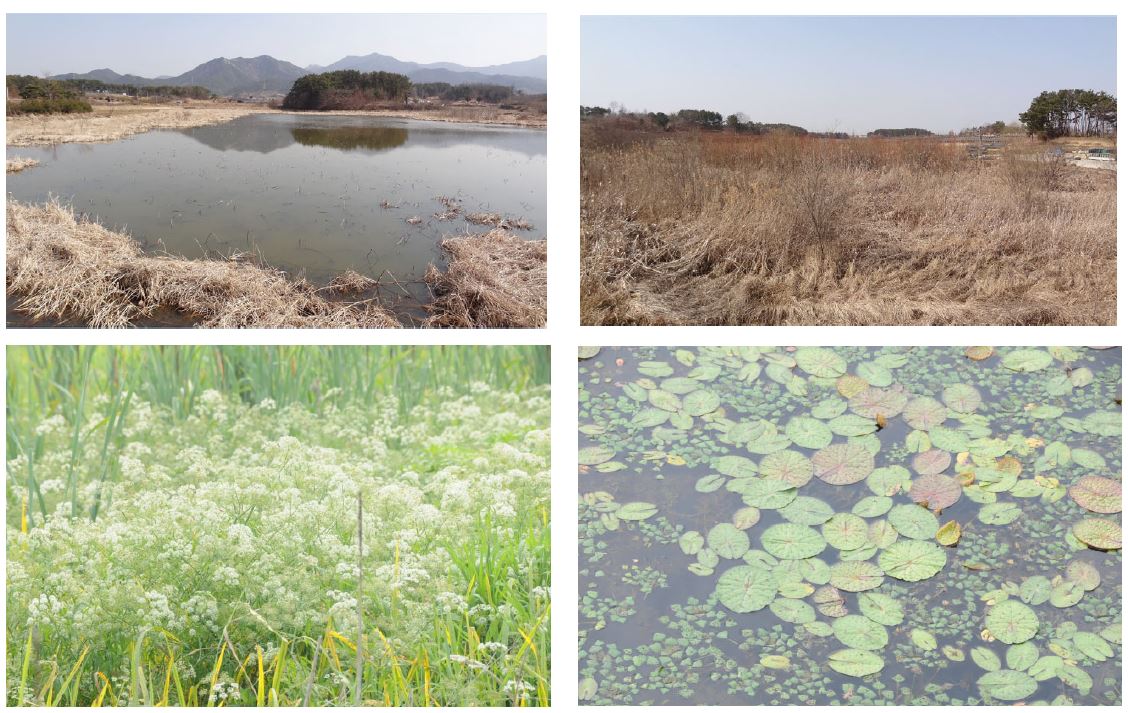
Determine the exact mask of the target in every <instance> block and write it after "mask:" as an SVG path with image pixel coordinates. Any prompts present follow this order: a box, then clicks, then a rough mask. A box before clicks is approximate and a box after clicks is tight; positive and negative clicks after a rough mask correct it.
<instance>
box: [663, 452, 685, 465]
mask: <svg viewBox="0 0 1128 713" xmlns="http://www.w3.org/2000/svg"><path fill="white" fill-rule="evenodd" d="M666 462H667V463H669V464H670V465H685V458H682V457H681V456H679V455H674V454H673V453H670V454H669V455H667V456H666Z"/></svg>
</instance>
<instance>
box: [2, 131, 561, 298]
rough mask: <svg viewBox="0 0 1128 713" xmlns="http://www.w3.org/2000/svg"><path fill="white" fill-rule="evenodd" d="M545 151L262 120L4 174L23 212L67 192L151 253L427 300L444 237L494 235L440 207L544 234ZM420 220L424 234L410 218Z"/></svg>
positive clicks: (60, 151) (541, 137)
mask: <svg viewBox="0 0 1128 713" xmlns="http://www.w3.org/2000/svg"><path fill="white" fill-rule="evenodd" d="M545 145H546V144H545V132H544V131H541V130H534V129H522V128H511V127H494V126H482V125H471V124H452V123H439V122H423V121H412V120H403V119H392V118H382V117H365V116H294V115H287V114H258V115H252V116H247V117H243V118H240V119H236V120H235V121H231V122H228V123H225V124H218V125H215V126H203V127H197V128H193V129H185V130H176V131H154V132H149V133H146V134H140V135H137V136H134V137H130V138H127V139H123V140H121V141H115V142H112V143H107V144H62V145H59V146H53V147H26V148H18V149H13V148H9V149H8V156H9V157H11V156H14V155H19V156H27V157H30V158H35V159H39V161H40V162H41V163H40V165H39V166H36V167H35V168H34V169H29V170H25V171H23V172H20V173H17V174H12V175H9V176H8V182H7V190H8V193H9V195H11V196H12V197H14V198H16V199H19V200H22V201H28V202H42V201H44V200H46V199H47V198H48V197H49V196H58V197H59V198H61V199H62V200H64V201H65V202H68V203H70V204H72V205H73V206H74V208H75V210H77V211H79V212H82V213H86V214H89V215H92V216H96V217H97V219H98V220H99V221H101V222H102V223H103V224H105V225H108V226H111V227H114V228H120V229H125V230H127V231H128V232H130V233H131V234H132V235H133V236H134V237H135V238H137V239H138V240H139V241H141V242H142V244H143V245H144V246H145V247H146V249H148V250H151V251H154V252H157V251H167V252H169V253H173V254H177V255H183V256H186V257H201V256H204V255H215V254H225V255H226V254H230V253H232V252H238V251H252V252H258V253H260V254H261V255H262V257H263V259H264V261H265V262H266V263H267V264H269V265H272V266H274V267H278V268H281V269H284V270H287V271H289V272H291V273H294V274H297V273H304V274H305V276H306V277H307V278H308V279H310V280H311V281H313V282H317V283H325V282H327V281H328V280H330V279H331V278H332V276H333V275H335V274H337V273H340V272H342V271H344V270H345V269H348V268H351V269H354V270H357V271H358V272H361V273H363V274H366V275H370V276H372V277H379V276H381V275H382V274H384V273H385V271H388V272H390V273H391V275H394V276H395V278H396V279H397V280H399V281H401V282H403V283H405V284H407V285H409V289H411V290H412V291H413V292H414V293H416V294H417V295H418V296H420V297H421V298H422V296H423V295H425V293H426V290H425V289H424V288H421V287H420V286H418V285H411V281H413V280H418V279H420V278H421V277H422V275H423V272H424V271H425V269H426V267H427V264H428V263H430V262H436V263H439V264H440V265H441V262H440V256H439V253H438V249H437V243H438V241H439V240H440V238H441V237H442V236H443V235H446V234H458V233H464V232H466V231H472V232H482V231H485V230H488V228H486V227H481V226H476V225H471V224H470V223H468V222H466V221H465V220H464V219H463V218H462V217H461V216H455V217H453V219H451V220H440V219H439V218H436V217H435V214H436V213H442V212H443V211H444V210H445V207H444V204H443V203H441V202H440V201H438V200H437V198H439V197H446V198H451V199H457V201H458V205H459V206H460V207H461V209H462V212H463V213H472V212H480V211H481V212H486V211H488V212H495V213H501V214H503V215H505V216H509V217H512V218H523V219H525V220H527V221H528V222H529V223H531V224H532V226H533V229H532V230H529V231H517V234H519V235H524V236H527V237H529V238H542V237H544V235H545V218H546V200H545V191H546V188H545V180H546V179H545V165H546V149H545ZM383 206H388V207H383ZM416 216H418V217H419V218H422V223H421V224H419V225H410V224H408V223H407V222H406V221H407V219H409V218H412V217H416ZM385 281H386V282H387V281H388V279H387V278H386V279H385Z"/></svg>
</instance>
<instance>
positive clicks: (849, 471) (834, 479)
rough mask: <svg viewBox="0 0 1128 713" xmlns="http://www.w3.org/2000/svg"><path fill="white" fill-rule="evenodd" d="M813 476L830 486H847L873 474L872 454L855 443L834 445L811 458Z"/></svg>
mask: <svg viewBox="0 0 1128 713" xmlns="http://www.w3.org/2000/svg"><path fill="white" fill-rule="evenodd" d="M811 462H812V463H813V464H814V467H815V476H816V477H817V478H819V479H820V480H822V481H824V482H827V483H830V484H831V485H849V484H851V483H857V482H858V481H861V480H865V478H866V476H867V475H869V474H870V473H872V472H873V466H874V462H873V454H872V453H870V452H869V451H868V450H866V449H865V447H864V446H861V445H859V444H857V443H836V444H834V445H830V446H827V447H826V448H823V449H822V450H821V451H819V452H818V453H815V455H814V456H813V457H812V458H811Z"/></svg>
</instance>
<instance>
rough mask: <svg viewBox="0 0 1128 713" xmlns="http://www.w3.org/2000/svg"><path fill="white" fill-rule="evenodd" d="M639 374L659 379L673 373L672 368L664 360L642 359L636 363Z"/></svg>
mask: <svg viewBox="0 0 1128 713" xmlns="http://www.w3.org/2000/svg"><path fill="white" fill-rule="evenodd" d="M638 371H639V373H641V374H645V375H647V376H652V377H654V378H655V379H661V378H663V377H666V376H670V375H671V374H673V373H674V368H673V367H672V366H670V365H669V364H667V363H666V362H664V361H642V362H639V364H638Z"/></svg>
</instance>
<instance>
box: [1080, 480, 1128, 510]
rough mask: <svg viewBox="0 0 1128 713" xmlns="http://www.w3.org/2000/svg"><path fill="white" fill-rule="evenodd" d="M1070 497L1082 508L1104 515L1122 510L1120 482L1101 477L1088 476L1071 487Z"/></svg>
mask: <svg viewBox="0 0 1128 713" xmlns="http://www.w3.org/2000/svg"><path fill="white" fill-rule="evenodd" d="M1069 497H1071V498H1073V501H1074V502H1076V503H1077V504H1078V505H1080V506H1081V507H1083V508H1085V509H1086V510H1089V511H1091V512H1099V513H1102V514H1110V513H1118V512H1120V510H1121V491H1120V482H1119V481H1116V480H1112V479H1111V478H1105V477H1102V476H1099V475H1086V476H1083V477H1081V478H1080V479H1078V481H1077V482H1076V483H1074V484H1073V485H1071V486H1070V487H1069Z"/></svg>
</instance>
